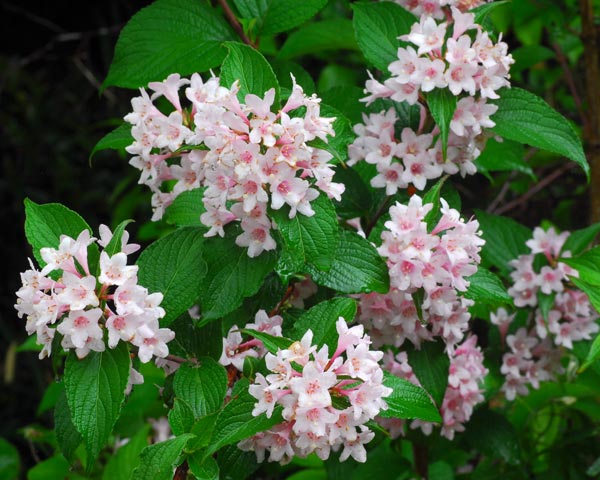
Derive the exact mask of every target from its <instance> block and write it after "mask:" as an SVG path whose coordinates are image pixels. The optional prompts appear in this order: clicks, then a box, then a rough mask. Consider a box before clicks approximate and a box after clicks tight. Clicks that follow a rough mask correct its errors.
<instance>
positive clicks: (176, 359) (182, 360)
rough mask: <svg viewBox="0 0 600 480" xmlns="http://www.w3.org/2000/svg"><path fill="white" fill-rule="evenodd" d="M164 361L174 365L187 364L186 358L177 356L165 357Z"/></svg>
mask: <svg viewBox="0 0 600 480" xmlns="http://www.w3.org/2000/svg"><path fill="white" fill-rule="evenodd" d="M165 359H166V360H169V361H170V362H175V363H186V362H189V360H188V359H187V358H183V357H178V356H177V355H167V356H166V357H165Z"/></svg>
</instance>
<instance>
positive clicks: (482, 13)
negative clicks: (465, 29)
mask: <svg viewBox="0 0 600 480" xmlns="http://www.w3.org/2000/svg"><path fill="white" fill-rule="evenodd" d="M509 3H510V2H509V1H507V0H503V1H496V2H492V3H486V4H484V5H480V6H479V7H477V8H473V9H471V10H470V11H469V13H473V14H475V20H474V23H476V24H478V25H481V24H483V22H485V20H486V18H487V17H488V15H489V14H490V13H492V12H493V11H494V10H496V8H498V7H503V6H506V5H508V4H509Z"/></svg>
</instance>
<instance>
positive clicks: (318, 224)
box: [271, 194, 339, 271]
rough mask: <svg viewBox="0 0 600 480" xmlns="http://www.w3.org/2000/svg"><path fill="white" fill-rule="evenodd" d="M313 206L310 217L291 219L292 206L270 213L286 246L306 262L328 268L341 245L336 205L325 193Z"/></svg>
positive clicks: (301, 216) (297, 216) (312, 203)
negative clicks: (338, 246)
mask: <svg viewBox="0 0 600 480" xmlns="http://www.w3.org/2000/svg"><path fill="white" fill-rule="evenodd" d="M311 207H312V208H313V210H314V211H315V214H314V215H313V216H311V217H307V216H306V215H300V214H298V215H296V216H295V217H294V218H289V208H287V207H286V208H282V209H280V210H274V211H273V212H271V215H272V217H273V218H274V220H275V221H276V222H277V227H278V228H279V231H280V232H281V236H282V237H283V241H284V243H285V246H286V248H287V249H288V250H289V251H291V252H292V253H293V255H294V256H295V257H298V258H299V259H301V260H302V261H303V262H306V263H309V264H312V265H314V266H315V267H317V268H318V269H320V270H326V271H327V270H329V269H330V268H331V264H332V262H333V257H334V254H335V250H336V247H337V244H338V239H339V231H338V221H337V216H336V213H335V208H334V207H333V204H332V203H331V200H329V199H328V198H327V196H326V195H324V194H321V195H319V196H318V197H317V198H316V199H315V200H314V201H313V202H311Z"/></svg>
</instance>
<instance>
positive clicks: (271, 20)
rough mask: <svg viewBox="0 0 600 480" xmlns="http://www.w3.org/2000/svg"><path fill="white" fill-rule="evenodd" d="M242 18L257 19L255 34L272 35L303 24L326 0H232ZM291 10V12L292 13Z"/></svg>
mask: <svg viewBox="0 0 600 480" xmlns="http://www.w3.org/2000/svg"><path fill="white" fill-rule="evenodd" d="M234 3H235V6H236V7H237V8H238V10H239V11H240V14H241V15H242V17H244V18H248V19H251V18H255V19H257V20H258V28H257V30H256V33H257V34H260V35H274V34H276V33H280V32H285V31H286V30H290V29H292V28H294V27H296V26H298V25H301V24H303V23H304V22H306V21H307V20H308V19H310V18H311V17H313V16H315V15H316V14H317V13H318V12H319V10H321V9H322V8H323V7H324V6H325V5H326V4H327V0H303V1H302V2H300V3H299V2H297V1H296V0H234ZM292 12H293V13H292Z"/></svg>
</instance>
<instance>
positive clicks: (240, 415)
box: [206, 379, 282, 456]
mask: <svg viewBox="0 0 600 480" xmlns="http://www.w3.org/2000/svg"><path fill="white" fill-rule="evenodd" d="M248 386H249V382H248V380H247V379H242V380H239V381H238V382H237V384H236V390H237V393H234V394H233V396H232V399H231V401H230V402H229V403H228V404H227V405H225V408H224V409H223V410H222V411H221V413H220V414H219V416H218V417H217V423H216V424H215V429H214V431H215V434H214V436H213V439H212V441H211V443H210V445H209V446H208V449H207V451H206V455H207V456H208V455H210V454H212V453H213V452H216V451H217V450H219V449H220V448H221V447H224V446H225V445H231V444H233V443H237V442H239V441H240V440H243V439H244V438H248V437H251V436H252V435H255V434H257V433H258V432H262V431H264V430H268V429H269V428H271V427H272V426H273V425H276V424H278V423H281V422H282V417H281V409H280V408H276V409H275V411H274V412H273V415H272V416H271V418H267V416H266V415H265V414H264V413H263V414H261V415H259V416H257V417H255V416H254V415H252V410H253V409H254V405H255V404H256V402H257V400H256V398H254V397H253V396H252V395H250V393H248Z"/></svg>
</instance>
